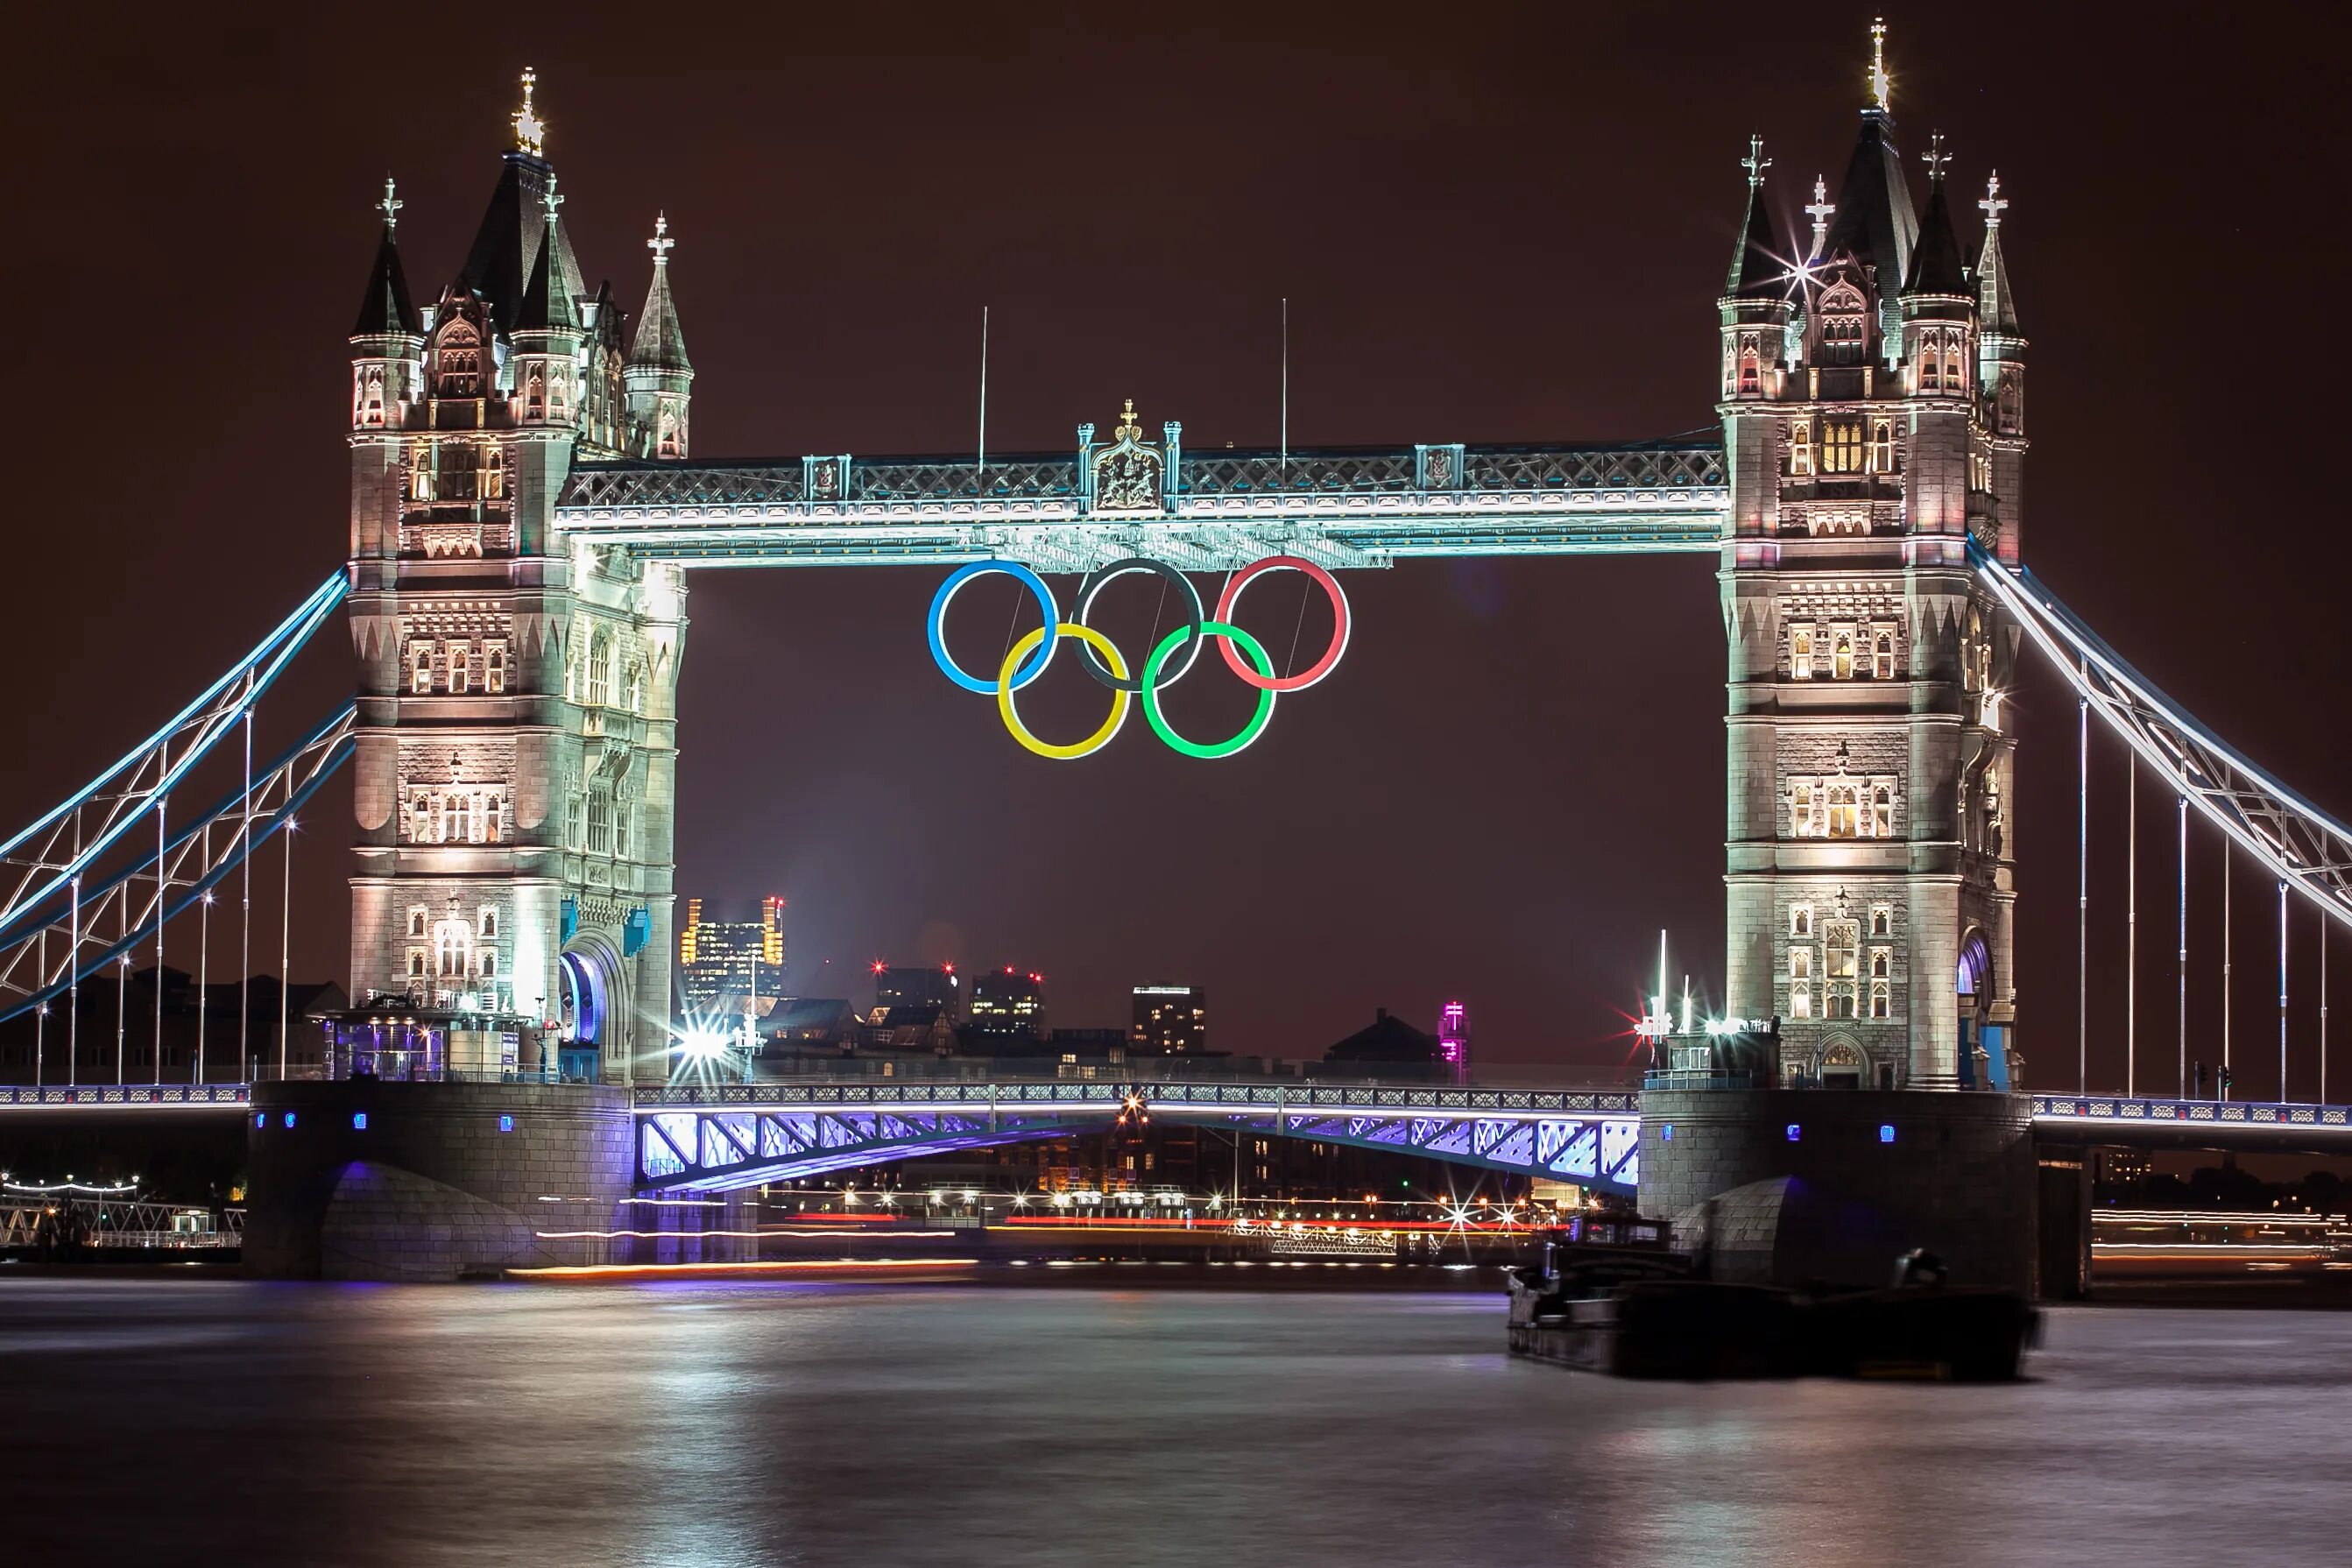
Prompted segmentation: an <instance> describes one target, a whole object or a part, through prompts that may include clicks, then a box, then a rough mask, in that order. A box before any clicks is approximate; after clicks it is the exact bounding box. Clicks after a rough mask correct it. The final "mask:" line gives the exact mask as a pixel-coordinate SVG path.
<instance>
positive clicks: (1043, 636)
mask: <svg viewBox="0 0 2352 1568" xmlns="http://www.w3.org/2000/svg"><path fill="white" fill-rule="evenodd" d="M991 572H1002V573H1003V574H1005V575H1006V576H1008V577H1010V578H1012V579H1013V581H1014V582H1016V583H1019V584H1021V585H1022V586H1024V587H1025V588H1027V589H1028V590H1029V592H1030V593H1032V594H1034V595H1036V597H1037V607H1038V608H1039V609H1041V610H1043V611H1045V626H1042V627H1040V628H1039V632H1038V636H1037V637H1034V638H1032V639H1031V640H1032V641H1036V642H1042V643H1043V644H1044V646H1043V647H1039V648H1038V649H1037V655H1036V657H1035V658H1033V659H1031V660H1030V661H1029V668H1026V669H1024V670H1023V671H1022V672H1021V678H1020V679H1018V680H1015V681H1014V682H1013V690H1015V691H1018V690H1020V689H1022V688H1023V687H1024V686H1026V685H1028V684H1029V683H1030V682H1031V681H1033V680H1034V679H1037V678H1038V677H1039V676H1041V675H1043V674H1045V667H1046V666H1047V665H1048V664H1051V663H1052V662H1053V660H1054V645H1055V638H1056V637H1057V636H1058V635H1059V628H1060V625H1061V620H1062V612H1061V610H1060V609H1059V608H1058V607H1057V606H1056V605H1055V603H1054V590H1052V589H1051V588H1048V587H1047V586H1045V579H1044V578H1043V577H1040V576H1038V575H1037V574H1035V573H1034V572H1032V571H1030V570H1029V568H1027V567H1026V566H1024V565H1022V564H1021V563H1019V562H1017V561H975V562H973V563H971V565H969V566H959V567H957V568H956V569H955V570H954V571H953V572H951V573H950V574H948V580H947V581H946V582H944V583H942V584H940V591H939V592H938V593H936V594H934V595H931V616H930V621H929V626H928V627H927V628H926V629H927V631H928V633H929V637H930V639H931V658H932V659H933V660H934V661H935V662H936V663H937V664H938V665H939V667H940V673H941V674H942V675H945V676H946V677H947V678H948V679H950V680H952V681H954V682H955V683H956V684H957V685H958V686H961V687H962V688H963V689H965V690H966V691H971V692H975V693H977V694H978V695H980V696H982V697H985V696H987V695H988V694H989V693H990V692H992V691H994V690H995V689H996V688H995V686H993V685H992V684H991V683H990V682H988V681H985V680H981V679H977V678H975V677H972V676H970V675H966V674H965V673H964V672H963V670H962V668H961V667H960V666H959V665H958V664H957V663H956V661H955V660H954V659H953V658H950V657H949V656H948V645H947V637H946V636H945V635H944V634H945V631H946V627H947V622H948V605H949V603H950V601H951V600H953V599H954V598H955V596H956V595H958V594H960V593H961V592H962V591H963V586H964V584H967V583H969V582H971V580H972V579H973V578H974V577H979V576H982V575H984V574H988V573H991ZM1024 646H1026V645H1025V644H1024Z"/></svg>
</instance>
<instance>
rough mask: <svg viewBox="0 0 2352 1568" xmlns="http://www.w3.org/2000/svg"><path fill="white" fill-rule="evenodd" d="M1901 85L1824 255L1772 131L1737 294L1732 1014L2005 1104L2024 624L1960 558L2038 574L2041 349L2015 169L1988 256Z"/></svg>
mask: <svg viewBox="0 0 2352 1568" xmlns="http://www.w3.org/2000/svg"><path fill="white" fill-rule="evenodd" d="M1886 86H1887V80H1886V76H1885V70H1884V66H1883V59H1882V60H1881V61H1879V62H1874V67H1873V69H1872V72H1871V75H1870V89H1871V91H1870V99H1869V101H1868V102H1867V104H1866V106H1865V107H1864V109H1863V110H1862V125H1861V132H1860V136H1859V138H1858V139H1857V141H1856V142H1855V145H1854V149H1853V157H1852V160H1851V162H1850V163H1848V165H1847V168H1846V173H1845V178H1844V183H1843V185H1842V186H1841V187H1840V189H1839V191H1838V194H1837V199H1836V200H1835V201H1834V202H1832V201H1830V200H1829V199H1828V196H1827V190H1826V182H1825V181H1822V180H1818V179H1817V180H1816V181H1815V182H1814V184H1813V200H1812V202H1811V205H1808V206H1806V207H1805V208H1804V211H1805V212H1806V213H1807V214H1808V215H1809V216H1811V220H1812V223H1811V237H1810V241H1808V240H1807V239H1806V238H1805V237H1802V235H1801V232H1800V231H1796V230H1795V228H1794V226H1793V225H1791V226H1790V228H1789V229H1786V230H1784V229H1783V228H1782V227H1781V226H1779V225H1777V224H1776V223H1775V222H1774V221H1773V218H1772V212H1773V204H1772V203H1771V202H1770V201H1769V199H1768V195H1767V192H1768V189H1769V187H1768V185H1767V184H1766V177H1765V174H1766V167H1767V163H1768V161H1767V160H1766V159H1764V158H1763V156H1762V153H1761V149H1760V146H1759V144H1758V143H1756V142H1753V141H1751V142H1750V146H1749V153H1748V160H1747V166H1748V212H1747V218H1746V222H1745V223H1744V225H1743V226H1742V231H1741V237H1740V239H1739V242H1738V247H1737V248H1736V250H1735V252H1734V255H1733V258H1732V265H1731V270H1730V275H1729V277H1728V279H1727V282H1726V285H1725V288H1724V292H1723V296H1722V298H1721V299H1720V300H1718V302H1717V303H1718V310H1719V317H1720V327H1721V334H1722V382H1721V387H1720V392H1719V398H1720V401H1719V403H1718V405H1717V408H1718V411H1719V413H1720V414H1721V416H1722V419H1723V427H1724V447H1725V457H1726V464H1727V469H1728V473H1729V478H1730V485H1731V493H1732V500H1731V508H1730V517H1729V521H1728V523H1727V534H1726V537H1725V540H1724V544H1723V563H1722V571H1721V582H1722V595H1723V611H1724V621H1725V626H1726V630H1727V634H1728V644H1729V650H1730V658H1729V666H1730V668H1729V672H1728V687H1729V700H1728V718H1727V726H1728V737H1727V770H1726V772H1727V779H1726V784H1727V792H1726V793H1727V820H1726V828H1725V862H1726V865H1725V872H1726V875H1725V880H1726V884H1727V889H1726V898H1727V945H1728V952H1727V966H1726V967H1727V985H1728V997H1727V1002H1728V1011H1729V1012H1730V1013H1731V1014H1732V1015H1734V1016H1742V1017H1756V1018H1762V1017H1766V1016H1778V1017H1780V1018H1781V1019H1782V1020H1783V1024H1782V1029H1781V1039H1782V1062H1781V1066H1782V1068H1783V1071H1784V1072H1785V1073H1788V1074H1792V1075H1797V1076H1798V1077H1799V1078H1801V1079H1819V1080H1820V1081H1822V1082H1823V1083H1826V1084H1829V1085H1832V1086H1834V1085H1837V1084H1840V1083H1848V1084H1853V1085H1855V1086H1858V1087H1868V1088H1876V1087H1886V1088H1904V1089H1951V1088H1986V1087H2003V1086H2009V1085H2011V1083H2012V1080H2011V1078H2010V1076H2009V1071H2008V1068H2009V1064H2010V1061H2011V1052H2013V1051H2014V1049H2015V1047H2016V1039H2015V1034H2014V1030H2015V1018H2016V1005H2015V1002H2016V987H2015V979H2014V973H2015V972H2014V969H2013V966H2012V963H2011V911H2012V906H2013V904H2014V900H2015V898H2016V883H2015V860H2014V842H2015V839H2014V833H2013V829H2012V826H2011V800H2012V798H2013V793H2012V791H2011V781H2012V770H2013V758H2014V753H2015V750H2016V739H2015V737H2014V735H2013V734H2012V733H2011V731H2010V730H2009V728H2008V722H2007V715H2006V714H2005V713H2004V711H2003V710H2002V706H2001V698H2002V693H2003V691H2004V689H2006V688H2007V687H2008V685H2009V684H2010V677H2011V664H2012V660H2013V658H2014V655H2015V651H2016V647H2017V634H2016V629H2015V627H2014V626H2011V624H2010V623H2009V622H2008V620H2007V619H2006V617H2005V616H2003V615H2002V614H2001V613H2000V610H1999V609H1998V607H1997V605H1996V604H1995V602H1994V600H1993V599H1992V597H1991V596H1990V595H1989V594H1988V593H1987V592H1986V591H1985V590H1984V589H1983V588H1982V587H1981V586H1980V585H1979V582H1978V580H1977V577H1976V574H1975V573H1974V572H1973V571H1972V570H1971V568H1970V566H1969V560H1968V553H1967V551H1968V543H1969V540H1970V539H1974V540H1975V541H1976V542H1978V543H1979V546H1980V547H1982V548H1984V549H1986V550H1988V551H1990V552H1994V553H1995V554H1997V555H1998V556H1999V557H2000V559H2002V560H2004V561H2008V562H2011V563H2014V562H2015V561H2016V559H2017V553H2018V540H2019V531H2020V527H2021V522H2022V521H2023V519H2022V501H2023V498H2022V472H2023V457H2024V452H2025V447H2026V441H2025V436H2024V423H2023V377H2024V349H2025V339H2024V338H2023V336H2022V335H2021V331H2020V330H2019V326H2018V321H2017V316H2016V309H2015V303H2014V300H2013V298H2012V296H2011V290H2010V286H2009V278H2008V273H2007V268H2006V267H2005V265H2004V263H2003V260H2002V257H2001V251H2000V214H2001V211H2002V209H2003V208H2004V207H2005V206H2006V205H2007V204H2006V203H2004V202H2002V201H2000V198H1999V181H1998V178H1997V177H1996V178H1995V180H1994V181H1993V182H1992V183H1991V185H1990V192H1989V194H1988V195H1987V197H1986V199H1985V200H1984V201H1982V202H1980V203H1979V204H1977V205H1979V207H1980V208H1981V209H1982V210H1983V211H1984V214H1985V216H1986V219H1987V223H1986V230H1985V237H1984V243H1983V247H1982V249H1981V252H1980V254H1979V258H1978V260H1977V263H1976V265H1975V267H1974V268H1970V267H1969V265H1968V264H1967V262H1966V260H1965V259H1964V253H1963V251H1962V249H1961V247H1960V242H1959V239H1958V234H1957V232H1956V230H1955V226H1954V223H1953V218H1952V213H1951V206H1952V200H1953V198H1952V194H1951V193H1952V183H1951V181H1950V180H1949V179H1948V177H1947V173H1946V171H1947V167H1948V162H1949V160H1948V157H1947V156H1946V154H1945V153H1944V151H1943V147H1942V139H1941V137H1937V138H1935V139H1934V141H1933V142H1931V144H1930V147H1929V150H1928V151H1927V154H1926V156H1925V158H1924V160H1923V162H1924V163H1925V166H1926V167H1925V172H1926V174H1927V207H1926V211H1925V213H1924V215H1923V214H1921V213H1920V212H1919V211H1918V210H1917V209H1916V208H1915V207H1914V206H1913V205H1912V196H1911V186H1910V182H1909V179H1908V178H1907V171H1906V165H1905V163H1904V160H1903V159H1902V157H1901V156H1900V154H1899V153H1897V151H1896V148H1895V121H1894V117H1893V115H1892V113H1891V112H1890V110H1889V107H1888V100H1887V92H1886Z"/></svg>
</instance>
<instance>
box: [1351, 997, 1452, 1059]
mask: <svg viewBox="0 0 2352 1568" xmlns="http://www.w3.org/2000/svg"><path fill="white" fill-rule="evenodd" d="M1323 1059H1324V1060H1325V1061H1328V1062H1433V1061H1435V1060H1437V1059H1438V1055H1437V1037H1436V1036H1435V1035H1425V1034H1423V1033H1422V1032H1421V1031H1420V1030H1419V1029H1416V1028H1414V1027H1413V1026H1412V1025H1411V1024H1408V1023H1406V1022H1405V1021H1404V1020H1403V1019H1402V1018H1400V1017H1398V1016H1396V1015H1395V1014H1393V1013H1391V1012H1390V1011H1389V1010H1388V1009H1387V1008H1385V1007H1383V1008H1381V1010H1380V1016H1378V1017H1377V1018H1375V1019H1373V1020H1372V1022H1371V1024H1370V1026H1368V1027H1366V1028H1361V1029H1359V1030H1357V1031H1356V1032H1355V1033H1354V1034H1352V1035H1349V1037H1347V1038H1346V1039H1344V1040H1341V1041H1340V1042H1339V1044H1338V1045H1335V1046H1333V1047H1331V1048H1330V1049H1329V1050H1328V1051H1326V1052H1324V1053H1323Z"/></svg>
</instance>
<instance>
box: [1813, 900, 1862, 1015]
mask: <svg viewBox="0 0 2352 1568" xmlns="http://www.w3.org/2000/svg"><path fill="white" fill-rule="evenodd" d="M1861 940H1862V930H1861V927H1860V926H1859V924H1858V923H1857V922H1855V921H1823V922H1822V941H1823V944H1824V946H1825V948H1826V950H1827V963H1826V969H1827V973H1826V975H1825V976H1824V978H1825V979H1826V980H1827V982H1828V985H1827V988H1826V990H1825V991H1824V993H1823V994H1824V995H1825V997H1826V999H1827V1000H1828V1003H1829V1007H1828V1011H1827V1015H1826V1016H1829V1017H1832V1018H1851V1017H1853V1012H1854V1008H1853V1003H1854V991H1853V983H1854V963H1855V957H1856V953H1855V950H1856V949H1857V948H1858V947H1859V946H1860V945H1861Z"/></svg>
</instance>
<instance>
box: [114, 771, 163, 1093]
mask: <svg viewBox="0 0 2352 1568" xmlns="http://www.w3.org/2000/svg"><path fill="white" fill-rule="evenodd" d="M171 805H172V801H171V797H170V796H169V795H166V796H164V797H163V798H162V799H160V800H158V801H157V802H156V803H155V1082H156V1084H157V1085H158V1086H159V1087H160V1086H161V1085H162V1084H163V818H164V816H166V815H167V814H168V813H169V811H170V810H171ZM124 895H125V896H126V897H128V896H129V889H124Z"/></svg>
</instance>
